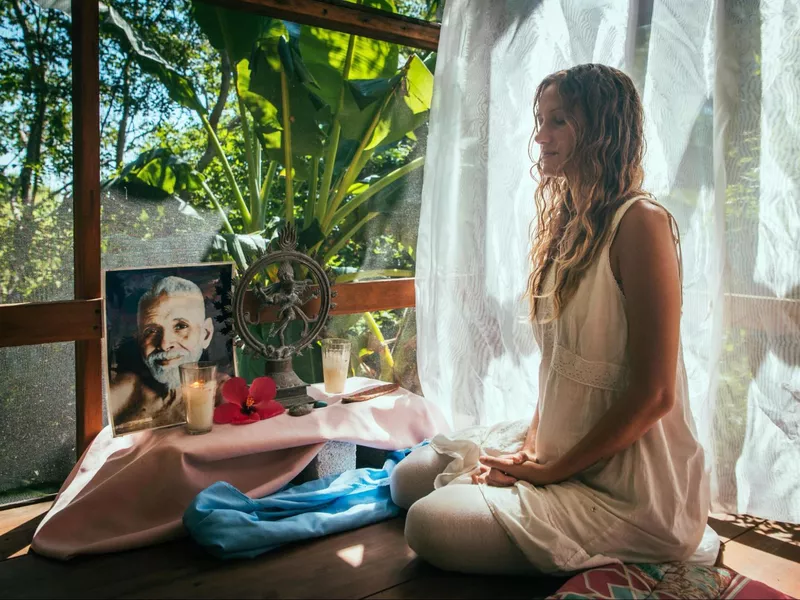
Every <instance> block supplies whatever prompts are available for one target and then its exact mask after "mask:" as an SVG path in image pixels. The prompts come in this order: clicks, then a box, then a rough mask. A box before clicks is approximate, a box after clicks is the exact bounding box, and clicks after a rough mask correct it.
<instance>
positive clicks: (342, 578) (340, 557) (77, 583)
mask: <svg viewBox="0 0 800 600" xmlns="http://www.w3.org/2000/svg"><path fill="white" fill-rule="evenodd" d="M419 568H420V561H419V560H417V559H416V557H415V556H414V554H413V552H411V550H410V549H409V548H408V546H407V545H406V543H405V539H404V537H403V520H402V519H393V520H390V521H386V522H383V523H377V524H375V525H371V526H369V527H365V528H362V529H357V530H354V531H348V532H345V533H341V534H338V535H333V536H329V537H326V538H322V539H319V540H314V541H311V542H307V543H303V544H294V545H291V546H287V547H285V548H282V549H279V550H276V551H273V552H270V553H267V554H265V555H262V556H260V557H257V558H255V559H250V560H234V561H222V560H218V559H215V558H213V557H211V556H210V555H208V554H207V553H206V552H205V551H203V550H202V549H200V548H199V547H198V546H196V545H194V544H193V543H191V542H189V541H188V540H181V541H177V542H172V543H169V544H162V545H160V546H152V547H150V548H144V549H141V550H134V551H130V552H123V553H118V554H105V555H100V556H94V557H83V558H77V559H74V560H72V561H69V562H67V563H62V562H57V561H52V560H48V559H44V558H42V557H40V556H37V555H35V554H28V555H26V556H23V557H20V558H16V559H14V560H12V561H6V562H0V590H3V593H4V595H6V596H8V597H11V598H42V597H58V598H74V597H81V598H109V597H123V598H124V597H136V598H156V597H157V598H187V597H192V598H214V597H217V598H241V597H247V598H252V597H259V598H363V597H365V596H369V595H371V594H375V593H377V592H380V591H381V590H384V589H387V588H390V587H393V586H395V585H398V584H400V583H403V582H405V581H408V580H409V579H411V578H413V577H414V576H415V574H416V573H417V571H418V569H419Z"/></svg>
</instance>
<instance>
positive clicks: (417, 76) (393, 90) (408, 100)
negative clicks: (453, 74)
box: [347, 55, 433, 150]
mask: <svg viewBox="0 0 800 600" xmlns="http://www.w3.org/2000/svg"><path fill="white" fill-rule="evenodd" d="M347 83H348V87H349V89H350V92H351V94H352V96H353V99H354V101H355V103H356V105H357V106H359V107H360V108H361V110H363V111H367V110H368V109H369V107H370V106H374V107H376V108H375V109H374V110H377V109H378V108H379V107H380V106H382V105H383V104H384V102H385V101H386V100H387V96H389V95H392V96H393V98H391V100H390V101H389V105H388V107H387V108H386V109H385V110H384V111H383V114H382V116H381V118H380V121H379V123H378V126H377V127H376V128H375V131H374V132H373V134H372V138H371V139H370V141H369V143H368V144H367V147H366V149H367V150H369V149H372V148H376V147H377V146H381V145H387V144H392V143H394V142H397V141H398V140H401V139H403V138H404V137H406V136H408V135H409V134H410V133H413V131H414V130H415V129H417V128H418V127H419V126H420V125H422V124H423V123H424V122H425V121H426V120H427V118H428V113H429V111H430V108H431V101H432V99H433V74H432V73H431V72H430V71H429V70H428V67H427V66H426V65H425V63H424V62H423V61H422V60H421V59H420V58H419V57H418V56H416V55H412V56H411V58H410V59H409V62H408V64H407V65H406V67H405V68H404V69H403V71H402V72H401V73H400V74H398V75H396V76H394V77H391V78H379V79H369V80H358V81H348V82H347ZM374 110H373V111H372V113H373V114H374Z"/></svg>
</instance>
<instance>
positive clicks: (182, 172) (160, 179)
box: [103, 148, 203, 200]
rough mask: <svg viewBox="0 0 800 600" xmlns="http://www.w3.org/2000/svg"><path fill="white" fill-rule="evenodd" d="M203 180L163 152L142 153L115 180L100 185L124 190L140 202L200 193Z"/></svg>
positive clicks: (188, 165)
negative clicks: (188, 193) (142, 199)
mask: <svg viewBox="0 0 800 600" xmlns="http://www.w3.org/2000/svg"><path fill="white" fill-rule="evenodd" d="M202 181H203V176H202V175H201V174H200V173H198V172H197V171H195V169H194V167H193V166H192V165H190V164H189V163H187V162H185V161H184V160H182V159H181V158H180V157H178V156H176V155H175V154H173V153H172V152H170V151H169V150H167V149H166V148H154V149H152V150H147V151H146V152H143V153H142V154H140V155H139V156H137V157H136V159H135V160H134V161H133V162H130V163H128V164H127V165H125V167H123V169H122V171H120V174H119V175H118V176H117V177H114V178H113V179H110V180H107V181H105V182H104V183H103V187H104V188H106V189H126V190H127V191H128V193H129V194H131V195H135V196H136V197H139V198H149V199H153V200H163V199H166V198H169V197H171V196H173V195H175V194H178V193H180V192H196V191H198V190H200V189H202Z"/></svg>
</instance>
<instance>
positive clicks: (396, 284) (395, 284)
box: [331, 278, 416, 315]
mask: <svg viewBox="0 0 800 600" xmlns="http://www.w3.org/2000/svg"><path fill="white" fill-rule="evenodd" d="M333 291H334V292H336V297H335V298H334V299H333V302H334V304H336V308H334V309H333V310H332V311H331V314H333V315H348V314H353V313H360V312H367V311H377V310H393V309H397V308H412V307H413V306H414V305H415V303H416V297H415V292H414V279H413V278H407V279H384V280H380V281H359V282H355V283H342V284H340V285H334V286H333Z"/></svg>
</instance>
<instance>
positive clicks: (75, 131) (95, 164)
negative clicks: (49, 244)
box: [72, 0, 103, 456]
mask: <svg viewBox="0 0 800 600" xmlns="http://www.w3.org/2000/svg"><path fill="white" fill-rule="evenodd" d="M99 38H100V33H99V8H98V2H97V0H72V149H73V178H74V184H73V214H74V224H73V231H74V238H75V239H74V249H75V299H76V300H91V299H95V298H100V295H101V286H100V274H101V271H100V68H99V61H98V54H99V45H100V40H99ZM101 352H102V339H101V338H95V339H91V340H81V341H77V342H75V410H76V422H77V432H76V443H77V452H78V456H80V455H81V454H82V453H83V451H84V450H85V449H86V447H87V446H88V445H89V444H90V443H91V441H92V440H93V439H94V437H95V436H96V435H97V434H98V433H99V431H100V429H101V428H102V426H103V378H102V366H101V365H102V354H101Z"/></svg>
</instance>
